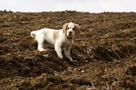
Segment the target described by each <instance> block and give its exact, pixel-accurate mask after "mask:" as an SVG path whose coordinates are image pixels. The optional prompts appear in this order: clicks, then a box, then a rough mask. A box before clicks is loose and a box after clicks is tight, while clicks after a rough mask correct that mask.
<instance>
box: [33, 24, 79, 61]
mask: <svg viewBox="0 0 136 90" xmlns="http://www.w3.org/2000/svg"><path fill="white" fill-rule="evenodd" d="M75 26H78V25H77V24H74V23H72V22H70V23H67V27H68V29H67V30H66V33H64V31H63V29H61V30H54V29H48V28H44V29H40V30H37V31H32V32H31V37H33V38H34V39H35V40H36V41H37V42H38V50H39V51H45V49H43V42H44V40H46V41H47V42H49V43H51V44H52V45H54V48H55V51H56V53H57V55H58V57H59V58H61V59H63V56H62V48H64V53H65V56H66V57H67V58H69V59H70V60H71V61H73V60H72V58H71V56H70V49H71V46H72V44H73V42H74V41H73V39H74V37H75V33H76V31H74V30H73V28H74V27H75ZM63 28H65V25H64V26H63ZM57 32H58V33H57ZM54 33H55V35H56V34H58V35H56V36H57V38H56V39H54Z"/></svg>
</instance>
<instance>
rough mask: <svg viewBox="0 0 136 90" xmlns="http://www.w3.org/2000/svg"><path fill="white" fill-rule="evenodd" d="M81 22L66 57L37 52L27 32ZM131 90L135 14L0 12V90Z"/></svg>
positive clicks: (135, 68) (135, 73) (135, 76)
mask: <svg viewBox="0 0 136 90" xmlns="http://www.w3.org/2000/svg"><path fill="white" fill-rule="evenodd" d="M67 22H74V23H77V24H79V25H80V26H81V30H80V37H79V38H77V39H75V43H74V45H73V46H72V49H71V56H72V58H73V59H74V60H77V61H78V62H76V63H75V62H70V61H69V60H68V59H66V58H64V59H63V60H61V59H59V58H58V57H57V55H56V52H55V50H54V48H53V46H51V45H49V44H47V43H46V45H45V48H46V49H47V51H45V52H39V51H38V50H37V43H36V42H35V41H34V40H33V39H32V38H31V37H30V32H31V31H34V30H38V29H41V28H45V27H48V28H54V29H61V28H62V25H63V24H64V23H67ZM92 89H97V90H100V89H103V90H114V89H117V90H126V89H128V90H135V89H136V13H107V12H105V13H100V14H95V13H85V12H76V11H64V12H41V13H22V12H11V11H0V90H92Z"/></svg>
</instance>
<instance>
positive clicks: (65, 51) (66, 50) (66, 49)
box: [64, 46, 73, 61]
mask: <svg viewBox="0 0 136 90" xmlns="http://www.w3.org/2000/svg"><path fill="white" fill-rule="evenodd" d="M70 49H71V46H69V47H66V48H64V53H65V56H66V57H67V58H68V59H69V60H70V61H73V59H72V58H71V56H70Z"/></svg>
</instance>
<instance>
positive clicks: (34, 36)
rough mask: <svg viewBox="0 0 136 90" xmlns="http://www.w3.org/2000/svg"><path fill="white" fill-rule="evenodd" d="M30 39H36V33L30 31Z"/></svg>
mask: <svg viewBox="0 0 136 90" xmlns="http://www.w3.org/2000/svg"><path fill="white" fill-rule="evenodd" d="M31 37H32V38H34V39H36V31H32V32H31Z"/></svg>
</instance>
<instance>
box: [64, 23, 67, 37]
mask: <svg viewBox="0 0 136 90" xmlns="http://www.w3.org/2000/svg"><path fill="white" fill-rule="evenodd" d="M67 28H68V23H66V24H64V25H63V33H64V34H67Z"/></svg>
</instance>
